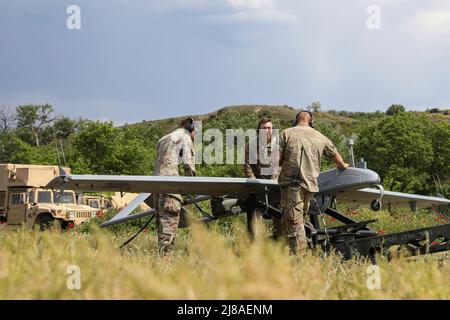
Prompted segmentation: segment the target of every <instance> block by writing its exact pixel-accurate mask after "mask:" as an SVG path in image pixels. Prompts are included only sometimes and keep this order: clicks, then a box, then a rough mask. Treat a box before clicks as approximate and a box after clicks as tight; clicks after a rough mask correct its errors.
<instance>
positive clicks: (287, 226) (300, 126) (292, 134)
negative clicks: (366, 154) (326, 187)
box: [278, 111, 349, 254]
mask: <svg viewBox="0 0 450 320" xmlns="http://www.w3.org/2000/svg"><path fill="white" fill-rule="evenodd" d="M294 124H295V126H294V127H292V128H289V129H286V130H284V131H283V132H282V133H281V135H280V167H281V172H280V175H279V177H278V183H279V185H280V189H281V208H282V219H281V224H282V230H283V234H284V235H285V236H286V237H287V240H288V243H289V247H290V252H291V254H298V253H303V252H304V250H306V247H307V241H306V233H305V221H304V219H305V216H306V213H307V212H308V209H309V203H310V201H311V200H312V198H313V196H314V193H316V192H317V191H319V187H318V184H317V177H318V176H319V173H320V161H321V157H322V155H325V156H327V157H329V158H330V159H332V160H333V161H334V163H335V164H336V167H337V168H338V169H341V170H343V169H345V168H347V167H348V166H349V165H348V164H347V163H345V162H344V160H343V159H342V156H341V155H340V154H339V152H338V151H337V149H336V147H335V146H334V144H333V143H332V142H331V141H330V140H329V139H328V138H327V137H325V136H324V135H323V134H321V133H320V132H319V131H317V130H315V129H314V128H313V127H314V125H313V122H312V115H311V113H310V112H309V111H300V112H299V113H298V114H297V116H296V119H295V123H294Z"/></svg>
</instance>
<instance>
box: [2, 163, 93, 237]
mask: <svg viewBox="0 0 450 320" xmlns="http://www.w3.org/2000/svg"><path fill="white" fill-rule="evenodd" d="M64 170H65V172H66V173H67V174H69V173H70V168H64ZM58 175H59V167H57V166H45V165H25V164H9V163H8V164H0V220H1V221H3V223H6V224H8V225H25V226H27V227H30V228H32V227H34V226H38V227H39V228H40V229H41V230H43V229H45V228H46V227H48V226H49V225H52V224H53V222H55V221H57V222H59V223H60V224H61V227H62V228H64V229H65V228H67V227H72V226H74V225H78V224H81V223H83V222H85V221H87V220H89V219H90V218H92V217H94V216H95V214H96V212H97V210H96V209H94V208H91V207H89V206H86V205H79V204H77V203H76V202H75V193H74V192H73V191H70V190H64V191H63V192H62V193H61V192H60V191H59V190H54V191H53V190H48V189H44V186H45V185H47V183H48V182H50V180H52V179H53V178H54V177H56V176H58Z"/></svg>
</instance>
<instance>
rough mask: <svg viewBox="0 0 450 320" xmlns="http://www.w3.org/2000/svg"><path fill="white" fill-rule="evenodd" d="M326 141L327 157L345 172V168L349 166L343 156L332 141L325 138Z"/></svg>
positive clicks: (325, 151)
mask: <svg viewBox="0 0 450 320" xmlns="http://www.w3.org/2000/svg"><path fill="white" fill-rule="evenodd" d="M324 138H325V139H324V140H325V148H324V153H325V155H326V156H327V157H329V158H330V159H331V160H332V161H333V162H334V164H335V165H336V167H337V168H338V169H340V170H344V169H345V168H348V167H349V164H348V163H346V162H344V159H343V158H342V156H341V154H340V153H339V152H338V151H337V149H336V146H335V145H334V143H333V142H331V140H330V139H328V138H326V137H324Z"/></svg>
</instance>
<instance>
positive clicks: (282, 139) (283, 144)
mask: <svg viewBox="0 0 450 320" xmlns="http://www.w3.org/2000/svg"><path fill="white" fill-rule="evenodd" d="M285 148H286V133H285V131H283V132H282V133H281V136H280V146H279V150H278V152H279V166H280V168H281V166H282V165H283V156H284V149H285Z"/></svg>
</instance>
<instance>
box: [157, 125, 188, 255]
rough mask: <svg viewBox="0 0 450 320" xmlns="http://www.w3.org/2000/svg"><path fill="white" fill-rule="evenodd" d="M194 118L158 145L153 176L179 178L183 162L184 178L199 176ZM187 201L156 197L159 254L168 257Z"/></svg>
mask: <svg viewBox="0 0 450 320" xmlns="http://www.w3.org/2000/svg"><path fill="white" fill-rule="evenodd" d="M194 136H195V131H194V119H192V118H187V119H185V120H183V121H182V122H181V126H180V128H178V129H176V130H175V131H173V132H172V133H170V134H168V135H166V136H164V137H162V138H161V139H159V141H158V145H157V147H156V148H157V158H156V163H155V169H154V172H153V174H154V175H155V176H179V175H180V165H181V163H183V167H184V175H185V176H195V156H194V148H193V143H192V142H193V141H194ZM182 201H183V198H182V197H181V195H179V194H154V195H153V204H154V207H155V209H156V228H157V232H158V245H159V251H160V253H162V254H166V253H167V252H168V251H169V250H170V249H171V248H172V247H173V243H174V240H175V232H176V230H177V228H178V223H179V220H180V212H181V210H182Z"/></svg>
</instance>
